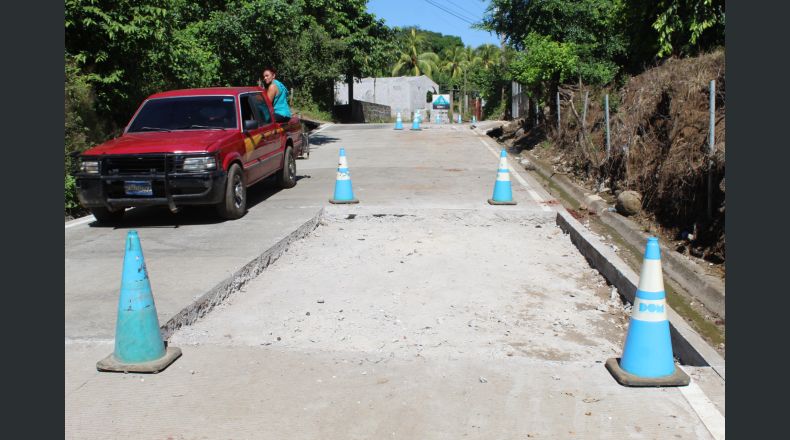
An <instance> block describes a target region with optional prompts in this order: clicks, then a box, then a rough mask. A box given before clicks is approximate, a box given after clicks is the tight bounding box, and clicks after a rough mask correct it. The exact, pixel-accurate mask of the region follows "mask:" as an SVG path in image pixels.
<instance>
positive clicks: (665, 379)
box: [606, 358, 691, 387]
mask: <svg viewBox="0 0 790 440" xmlns="http://www.w3.org/2000/svg"><path fill="white" fill-rule="evenodd" d="M606 369H607V370H609V372H610V373H612V376H614V379H615V380H616V381H617V382H618V383H619V384H620V385H623V386H626V387H685V386H686V385H688V384H689V382H691V379H689V376H688V374H686V372H685V371H683V370H681V369H680V368H678V366H677V365H675V371H674V372H673V373H672V374H670V375H668V376H661V377H639V376H634V375H633V374H631V373H628V372H627V371H625V370H623V369H622V368H620V358H609V359H607V360H606Z"/></svg>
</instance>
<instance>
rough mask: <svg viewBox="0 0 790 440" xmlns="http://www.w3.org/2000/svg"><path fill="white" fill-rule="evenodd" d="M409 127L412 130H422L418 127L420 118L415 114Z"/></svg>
mask: <svg viewBox="0 0 790 440" xmlns="http://www.w3.org/2000/svg"><path fill="white" fill-rule="evenodd" d="M411 129H412V130H422V128H420V118H419V116H415V117H414V119H412V121H411Z"/></svg>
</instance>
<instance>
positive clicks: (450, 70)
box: [442, 46, 466, 82]
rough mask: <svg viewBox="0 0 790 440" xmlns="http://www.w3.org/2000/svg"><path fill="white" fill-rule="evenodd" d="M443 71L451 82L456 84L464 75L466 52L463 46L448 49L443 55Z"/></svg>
mask: <svg viewBox="0 0 790 440" xmlns="http://www.w3.org/2000/svg"><path fill="white" fill-rule="evenodd" d="M442 59H443V61H442V71H444V72H445V73H447V74H448V75H449V76H450V80H452V81H453V82H455V81H456V80H458V79H459V78H461V77H462V76H463V74H464V68H465V67H466V52H465V51H464V48H463V46H454V47H448V48H447V49H445V50H444V52H443V53H442Z"/></svg>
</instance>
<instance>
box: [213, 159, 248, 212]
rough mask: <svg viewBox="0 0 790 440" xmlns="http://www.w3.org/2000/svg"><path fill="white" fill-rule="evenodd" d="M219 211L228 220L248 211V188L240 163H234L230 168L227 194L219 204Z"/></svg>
mask: <svg viewBox="0 0 790 440" xmlns="http://www.w3.org/2000/svg"><path fill="white" fill-rule="evenodd" d="M217 212H218V213H219V215H220V216H221V217H222V218H225V219H228V220H234V219H237V218H240V217H241V216H243V215H244V213H245V212H247V188H246V187H245V186H244V176H243V175H242V172H241V167H240V166H239V164H236V163H234V164H233V165H231V166H230V169H228V180H227V183H226V184H225V196H224V197H223V200H222V201H221V202H220V203H219V204H218V205H217Z"/></svg>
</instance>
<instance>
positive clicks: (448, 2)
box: [368, 0, 499, 47]
mask: <svg viewBox="0 0 790 440" xmlns="http://www.w3.org/2000/svg"><path fill="white" fill-rule="evenodd" d="M488 3H489V2H488V0H482V1H481V0H369V1H368V12H370V13H372V14H374V15H375V16H376V17H377V18H383V19H384V22H385V23H386V24H387V26H390V27H394V26H399V27H407V26H418V27H419V28H420V29H424V30H428V31H433V32H440V33H442V34H444V35H455V36H458V37H461V40H463V42H464V44H465V45H467V46H472V47H477V46H479V45H481V44H486V43H488V44H496V45H497V46H498V45H499V39H498V38H497V36H496V35H495V34H493V33H489V32H485V31H480V30H476V29H472V25H471V24H469V22H472V23H474V22H479V21H481V20H482V18H483V12H484V11H485V10H486V7H488ZM436 5H438V6H440V7H441V8H440V7H437V6H436ZM442 8H443V9H444V10H443V9H442Z"/></svg>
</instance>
